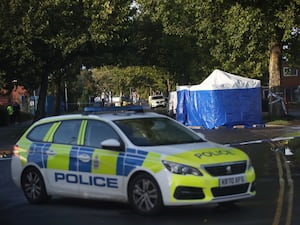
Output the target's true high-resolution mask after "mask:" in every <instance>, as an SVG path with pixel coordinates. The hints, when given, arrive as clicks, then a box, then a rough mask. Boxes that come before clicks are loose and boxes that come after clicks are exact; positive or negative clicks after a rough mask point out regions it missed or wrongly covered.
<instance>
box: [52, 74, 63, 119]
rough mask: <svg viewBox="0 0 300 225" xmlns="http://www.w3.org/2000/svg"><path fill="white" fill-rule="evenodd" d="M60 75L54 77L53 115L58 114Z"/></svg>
mask: <svg viewBox="0 0 300 225" xmlns="http://www.w3.org/2000/svg"><path fill="white" fill-rule="evenodd" d="M61 93H62V91H61V76H58V77H57V78H56V79H55V93H54V95H55V103H54V104H55V105H54V115H59V114H60V102H61V95H62V94H61Z"/></svg>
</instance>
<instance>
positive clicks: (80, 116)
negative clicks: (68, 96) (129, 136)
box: [37, 111, 166, 123]
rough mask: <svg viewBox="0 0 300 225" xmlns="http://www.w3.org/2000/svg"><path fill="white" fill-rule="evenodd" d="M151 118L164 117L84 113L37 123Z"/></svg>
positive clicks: (123, 113) (130, 113)
mask: <svg viewBox="0 0 300 225" xmlns="http://www.w3.org/2000/svg"><path fill="white" fill-rule="evenodd" d="M153 117H166V116H164V115H162V114H158V113H155V112H131V111H128V112H111V113H97V112H95V113H90V112H89V113H84V114H80V113H78V114H67V115H60V116H50V117H46V118H43V119H40V120H39V121H37V122H38V123H47V122H54V121H63V120H70V119H100V120H104V121H114V120H123V119H135V118H153Z"/></svg>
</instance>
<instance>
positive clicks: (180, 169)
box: [162, 160, 202, 176]
mask: <svg viewBox="0 0 300 225" xmlns="http://www.w3.org/2000/svg"><path fill="white" fill-rule="evenodd" d="M162 163H163V164H164V166H165V167H166V168H167V170H169V171H170V172H171V173H175V174H181V175H187V174H190V175H194V176H202V173H201V172H200V171H199V170H198V169H197V168H195V167H191V166H187V165H184V164H180V163H175V162H169V161H165V160H163V161H162Z"/></svg>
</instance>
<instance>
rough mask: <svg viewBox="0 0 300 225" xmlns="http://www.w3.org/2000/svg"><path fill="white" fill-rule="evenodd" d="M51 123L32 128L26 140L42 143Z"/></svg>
mask: <svg viewBox="0 0 300 225" xmlns="http://www.w3.org/2000/svg"><path fill="white" fill-rule="evenodd" d="M52 125H53V123H47V124H42V125H39V126H36V127H35V128H33V129H32V130H31V131H30V133H29V134H28V135H27V138H28V139H29V140H32V141H43V139H44V137H45V136H46V134H47V132H48V131H49V129H50V127H51V126H52Z"/></svg>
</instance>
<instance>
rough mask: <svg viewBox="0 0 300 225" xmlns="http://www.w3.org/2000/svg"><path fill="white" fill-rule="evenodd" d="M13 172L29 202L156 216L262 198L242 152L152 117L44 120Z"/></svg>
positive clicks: (22, 146) (17, 154) (24, 141)
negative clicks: (58, 201) (77, 203)
mask: <svg viewBox="0 0 300 225" xmlns="http://www.w3.org/2000/svg"><path fill="white" fill-rule="evenodd" d="M87 111H89V110H87ZM11 169H12V178H13V181H14V182H15V183H16V185H17V186H19V187H20V188H22V190H23V192H24V194H25V196H26V198H27V200H28V201H29V202H30V203H41V202H45V201H46V200H48V199H49V198H50V196H66V197H79V198H93V199H105V200H113V201H122V202H128V203H130V205H131V206H132V207H133V208H134V209H135V210H136V211H137V212H138V213H140V214H143V215H152V214H155V213H157V212H159V211H160V210H161V209H162V207H163V206H182V205H194V204H205V203H219V202H233V201H236V200H240V199H244V198H248V197H252V196H254V195H255V171H254V168H253V167H252V165H251V162H250V159H249V157H248V156H247V155H246V154H245V153H244V152H243V151H241V150H238V149H235V148H231V147H226V146H222V145H219V144H216V143H212V142H209V141H207V140H205V138H204V137H203V136H202V135H201V134H199V133H197V132H194V131H193V130H191V129H189V128H187V127H185V126H184V125H182V124H180V123H178V122H177V121H175V120H173V119H171V118H169V117H167V116H164V115H161V114H157V113H153V112H129V111H121V112H112V113H98V114H97V113H83V114H77V115H75V114H74V115H62V116H54V117H48V118H44V119H41V120H39V121H37V122H35V123H34V124H33V125H32V126H31V127H30V128H29V129H28V130H27V131H26V132H25V133H24V134H23V136H22V137H21V138H20V140H19V141H18V142H17V143H16V145H15V149H14V155H13V157H12V161H11Z"/></svg>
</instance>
